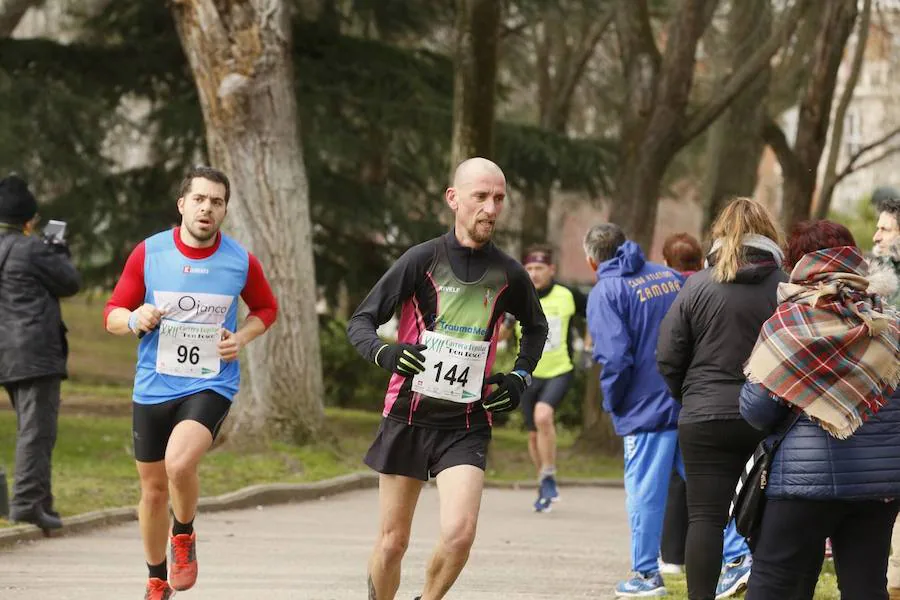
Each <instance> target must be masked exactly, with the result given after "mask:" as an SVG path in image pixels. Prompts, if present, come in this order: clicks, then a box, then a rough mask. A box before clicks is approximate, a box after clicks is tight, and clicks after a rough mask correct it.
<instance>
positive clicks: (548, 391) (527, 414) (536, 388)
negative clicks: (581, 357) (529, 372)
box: [520, 371, 575, 431]
mask: <svg viewBox="0 0 900 600" xmlns="http://www.w3.org/2000/svg"><path fill="white" fill-rule="evenodd" d="M574 374H575V372H574V371H569V372H568V373H563V374H562V375H557V376H556V377H551V378H550V379H540V378H538V377H535V378H534V379H532V380H531V385H530V386H528V388H527V389H526V390H525V392H524V393H523V394H522V400H521V404H520V406H521V407H522V416H523V417H524V418H525V427H526V428H528V431H537V427H536V426H535V424H534V407H535V405H537V403H538V402H543V403H544V404H549V405H550V406H552V407H553V410H556V409H557V408H559V405H560V404H562V401H563V398H565V397H566V392H568V391H569V387H571V385H572V379H573V378H574Z"/></svg>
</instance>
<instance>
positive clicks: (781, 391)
mask: <svg viewBox="0 0 900 600" xmlns="http://www.w3.org/2000/svg"><path fill="white" fill-rule="evenodd" d="M867 271H868V267H867V266H866V262H865V260H864V259H863V256H862V253H861V252H860V251H859V249H858V248H856V247H853V246H844V247H839V248H828V249H825V250H819V251H817V252H810V253H809V254H806V255H805V256H804V257H803V258H802V259H800V261H799V262H798V263H797V264H796V265H795V267H794V270H793V271H792V272H791V280H790V282H788V283H782V284H780V285H779V287H778V302H779V306H778V309H777V310H776V311H775V314H774V315H772V317H770V318H769V320H768V321H766V322H765V323H764V324H763V328H762V331H761V332H760V334H759V338H758V339H757V341H756V346H755V347H754V349H753V353H752V354H751V355H750V359H749V361H748V362H747V365H746V368H745V373H746V375H747V378H748V380H749V381H752V382H754V383H761V384H762V385H763V386H764V387H765V388H766V389H767V390H769V392H770V393H771V394H773V395H774V396H777V397H779V398H782V399H783V400H784V401H786V402H788V403H789V404H791V405H793V406H795V407H798V408H800V409H802V410H803V411H804V412H805V413H806V414H807V416H809V417H810V418H812V419H814V420H815V421H816V422H818V423H819V425H820V426H821V427H822V428H823V429H825V431H827V432H828V433H830V434H831V435H832V436H834V437H836V438H839V439H844V438H847V437H850V436H851V435H853V432H854V431H856V429H857V428H858V427H859V426H860V425H862V424H863V422H865V420H866V419H868V418H869V417H870V416H871V415H873V414H875V413H876V412H878V410H879V409H880V408H881V407H882V406H883V405H884V402H885V398H884V394H885V391H888V392H890V391H892V390H893V389H894V388H896V387H897V385H898V383H900V349H898V347H900V342H898V339H900V324H898V314H897V313H896V312H894V311H893V310H892V309H890V308H886V307H885V306H883V304H882V300H881V298H880V297H878V296H873V295H868V294H866V289H867V287H868V281H867V280H866V274H867Z"/></svg>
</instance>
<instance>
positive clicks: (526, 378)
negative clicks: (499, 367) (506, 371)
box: [513, 369, 531, 387]
mask: <svg viewBox="0 0 900 600" xmlns="http://www.w3.org/2000/svg"><path fill="white" fill-rule="evenodd" d="M513 373H515V374H516V375H518V376H519V377H521V378H522V381H524V382H525V387H530V386H531V373H529V372H528V371H524V370H522V369H516V370H515V371H513Z"/></svg>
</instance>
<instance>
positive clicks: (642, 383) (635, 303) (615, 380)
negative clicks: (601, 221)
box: [587, 241, 682, 435]
mask: <svg viewBox="0 0 900 600" xmlns="http://www.w3.org/2000/svg"><path fill="white" fill-rule="evenodd" d="M681 282H682V278H681V277H680V276H679V274H678V273H676V272H675V271H673V270H671V269H668V268H666V267H664V266H662V265H658V264H654V263H651V262H647V260H646V259H645V258H644V254H643V252H641V249H640V247H639V246H638V245H637V244H636V243H634V242H632V241H626V242H625V243H624V244H622V245H621V246H619V249H618V250H617V251H616V255H615V256H614V257H613V258H611V259H610V260H608V261H606V262H604V263H602V264H600V266H599V267H598V268H597V283H596V285H594V289H592V290H591V294H590V296H589V297H588V305H587V321H588V329H589V330H590V334H591V338H592V339H593V341H594V360H595V361H597V362H598V363H599V364H600V365H601V367H602V368H603V370H602V372H601V374H600V387H601V389H602V390H603V409H604V410H606V411H607V412H608V413H610V415H612V420H613V426H614V427H615V430H616V433H617V434H618V435H629V434H632V433H638V432H644V431H664V430H667V429H674V428H675V427H676V426H677V424H678V412H679V409H680V407H679V405H678V404H677V403H676V402H675V400H674V399H673V398H672V395H671V394H670V393H669V388H668V387H667V386H666V382H665V381H664V380H663V378H662V376H661V375H660V374H659V370H658V368H657V366H656V342H657V338H658V337H659V327H660V324H661V323H662V320H663V317H665V316H666V312H667V311H668V310H669V307H670V306H671V305H672V303H673V302H674V301H675V297H676V296H677V295H678V290H680V289H681Z"/></svg>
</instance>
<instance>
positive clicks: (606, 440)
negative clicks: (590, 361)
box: [576, 364, 622, 454]
mask: <svg viewBox="0 0 900 600" xmlns="http://www.w3.org/2000/svg"><path fill="white" fill-rule="evenodd" d="M585 376H586V377H587V381H586V382H585V383H586V385H585V389H584V398H583V400H582V404H581V434H580V435H579V436H578V440H577V442H576V445H577V447H578V448H579V450H581V451H591V452H602V453H604V454H618V453H620V452H621V450H622V442H621V440H620V439H619V436H617V435H616V432H615V430H614V429H613V426H612V419H611V418H610V416H609V415H608V414H606V413H605V412H603V409H602V404H603V398H602V396H601V392H600V365H598V364H594V365H592V366H591V368H590V369H588V371H587V373H586V374H585Z"/></svg>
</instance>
